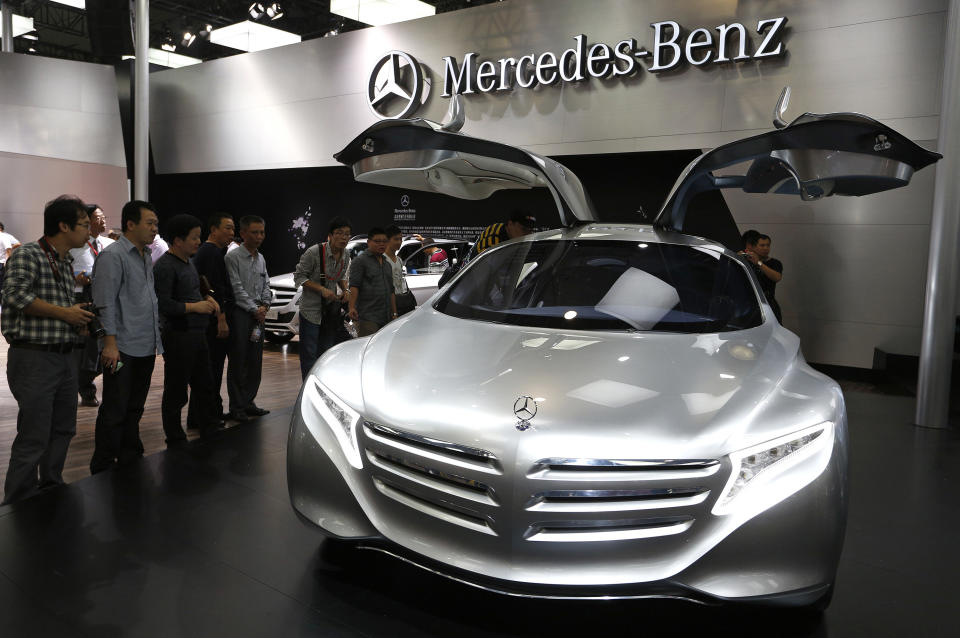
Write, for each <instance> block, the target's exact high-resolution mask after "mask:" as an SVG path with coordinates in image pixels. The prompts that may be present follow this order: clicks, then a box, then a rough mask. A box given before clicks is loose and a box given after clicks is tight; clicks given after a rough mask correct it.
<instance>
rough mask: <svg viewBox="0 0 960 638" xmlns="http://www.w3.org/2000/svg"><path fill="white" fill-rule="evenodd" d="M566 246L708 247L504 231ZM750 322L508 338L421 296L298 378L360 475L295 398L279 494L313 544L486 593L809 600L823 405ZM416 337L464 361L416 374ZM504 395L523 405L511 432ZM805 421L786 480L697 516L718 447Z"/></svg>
mask: <svg viewBox="0 0 960 638" xmlns="http://www.w3.org/2000/svg"><path fill="white" fill-rule="evenodd" d="M577 237H589V238H591V239H594V240H597V239H599V240H604V239H609V240H623V239H637V238H642V240H643V241H644V242H648V243H652V242H667V243H679V244H688V245H695V246H700V247H704V248H705V247H709V248H710V249H712V250H717V251H723V250H724V249H722V248H721V247H719V246H716V245H713V244H711V243H710V242H707V241H705V240H699V239H695V238H691V237H687V236H684V235H680V234H676V233H669V232H661V231H656V230H654V229H653V228H652V227H650V226H632V225H617V226H615V227H614V226H608V225H603V224H591V225H586V226H583V227H580V228H577V229H568V230H562V231H549V232H547V233H540V234H538V235H534V236H530V237H527V238H525V239H523V241H537V240H539V239H546V238H564V239H570V238H577ZM465 270H466V272H469V268H468V269H465ZM460 276H464V273H461V274H460ZM764 314H765V316H766V319H765V321H764V323H763V324H762V325H760V326H758V327H756V328H753V329H750V330H745V331H740V332H732V333H719V334H696V335H693V334H691V335H687V334H664V333H611V332H580V331H578V332H569V331H562V330H551V329H533V330H528V329H523V328H518V327H511V326H503V325H496V324H489V323H484V322H479V321H467V320H461V319H456V318H453V317H449V316H446V315H443V314H441V313H438V312H436V311H435V310H434V309H433V308H432V307H431V306H430V305H425V306H422V307H421V308H419V309H418V310H416V311H415V312H413V313H411V314H410V315H408V316H406V317H404V318H402V319H400V320H398V321H396V322H393V323H391V324H388V325H387V326H386V327H385V328H384V329H382V330H381V331H380V332H379V333H377V334H376V335H374V336H373V337H371V338H368V339H358V340H354V341H351V342H347V343H345V344H341V345H340V346H338V347H336V348H334V349H332V350H331V351H329V352H328V353H327V354H326V355H325V356H324V357H323V358H322V359H321V360H320V361H319V362H318V364H317V366H316V367H315V368H314V370H313V373H312V374H313V375H315V376H316V379H317V380H319V381H320V383H322V384H323V385H325V386H326V387H327V388H329V389H330V390H331V391H332V392H333V393H335V394H336V395H337V396H338V397H339V398H340V399H341V400H342V401H344V402H345V403H346V404H347V405H348V406H349V407H350V408H352V409H353V410H355V411H356V412H357V413H359V414H360V415H362V418H363V421H364V423H363V424H362V425H361V426H360V427H359V428H358V432H357V444H358V448H359V452H360V455H361V459H362V462H363V467H362V469H356V468H355V467H353V466H351V464H350V463H349V462H348V461H347V459H346V457H345V455H344V452H343V448H342V446H341V444H340V443H338V441H337V440H336V438H335V436H334V435H333V433H332V429H331V427H330V426H329V425H327V424H326V423H325V422H324V421H323V419H322V418H320V417H319V415H318V414H317V412H316V411H315V410H314V409H313V408H312V406H311V403H310V402H309V401H307V400H302V399H301V400H300V401H299V402H298V409H297V413H296V415H295V416H294V419H293V423H292V425H291V432H290V437H291V440H290V446H289V449H290V451H291V457H290V459H289V462H288V467H289V472H290V483H289V484H290V493H291V500H292V502H293V504H294V507H295V509H297V511H298V512H300V514H301V515H302V516H303V517H304V518H305V519H307V520H309V521H311V522H312V523H314V524H316V525H318V526H319V527H320V528H321V529H322V530H324V531H325V532H326V533H328V534H331V535H335V536H339V537H348V538H370V537H375V538H379V539H385V541H387V545H386V546H387V548H388V551H393V553H400V554H402V555H403V556H405V558H406V559H407V560H411V561H413V562H420V563H422V564H425V565H426V566H428V567H430V568H431V569H434V570H435V571H439V572H441V573H446V570H448V569H449V570H450V571H451V572H455V573H453V574H448V575H451V576H452V577H455V578H458V579H460V580H465V581H467V582H473V583H475V584H478V585H480V586H484V587H487V588H491V589H495V590H498V591H507V592H512V593H516V588H522V589H524V590H526V591H527V593H528V594H532V595H543V596H550V597H570V596H573V597H578V596H586V597H597V596H599V597H610V596H641V597H642V596H651V595H668V596H681V597H682V596H688V597H690V598H703V597H714V598H722V599H727V598H729V599H751V598H754V597H771V596H773V597H776V596H777V595H782V596H785V597H786V599H785V600H784V601H782V602H786V603H790V602H794V603H806V602H811V600H812V599H811V596H812V595H813V594H811V592H814V594H817V595H819V594H822V593H823V592H824V591H825V590H826V588H827V587H828V586H829V584H830V583H831V582H832V580H833V577H834V572H835V570H836V564H837V560H838V558H839V554H840V547H841V545H842V539H843V530H844V521H845V511H846V487H845V486H846V456H847V450H846V445H847V444H846V441H847V433H846V417H845V411H844V404H843V397H842V395H841V393H840V390H839V388H838V386H837V385H836V384H835V383H834V382H833V381H831V380H830V379H828V378H826V377H824V376H823V375H821V374H819V373H817V372H816V371H814V370H813V369H811V368H810V367H809V366H807V365H806V363H805V362H804V360H803V357H802V355H801V354H800V351H799V342H798V339H797V338H796V336H795V335H793V334H792V333H790V332H789V331H787V330H785V329H784V328H782V327H781V326H780V325H779V324H777V323H776V321H775V320H774V319H773V318H772V313H771V312H770V310H769V307H766V306H765V307H764ZM425 348H428V349H429V350H430V351H433V352H457V353H458V359H459V360H460V361H462V362H464V363H463V365H449V366H437V365H436V360H435V359H434V358H432V357H429V356H424V352H425ZM311 383H313V381H312V379H308V380H307V386H309V385H310V384H311ZM304 392H305V393H307V392H311V390H310V389H307V388H306V387H305V390H304ZM521 395H527V396H530V397H533V398H534V399H535V400H536V402H537V405H538V409H537V412H536V415H535V417H533V418H531V419H530V422H531V423H532V427H530V428H529V429H528V430H526V431H523V432H521V431H518V429H517V428H516V427H515V425H516V421H517V417H516V415H515V414H514V404H515V402H516V401H517V398H518V396H521ZM825 422H826V423H831V424H832V427H830V428H828V431H827V432H825V434H827V436H828V437H829V439H824V443H825V445H823V446H821V449H820V450H819V452H818V453H817V456H816V457H812V456H811V457H810V458H809V459H807V460H808V461H809V462H805V463H802V464H797V465H796V466H794V467H793V468H792V470H791V472H792V473H793V474H794V475H797V476H800V475H803V474H807V475H808V476H805V477H804V478H803V480H804V481H809V482H807V483H806V485H805V486H803V487H801V488H800V489H798V490H796V491H794V492H793V493H792V494H791V495H790V496H788V497H787V498H786V499H784V500H781V501H777V499H776V497H774V498H773V499H772V500H771V501H770V502H769V503H767V504H761V505H758V506H757V507H752V508H746V509H745V510H743V511H741V512H739V513H733V514H721V515H718V514H714V513H713V511H712V510H713V509H714V507H715V505H716V504H717V502H718V500H719V499H720V498H721V497H722V496H723V493H724V490H725V487H726V485H727V483H728V479H729V478H730V475H731V472H732V470H733V468H732V465H731V460H730V457H729V455H730V454H731V453H733V452H736V451H738V450H743V449H745V448H749V447H751V446H754V445H756V444H760V443H764V442H767V441H772V440H774V439H777V438H778V437H781V436H783V435H786V434H790V433H793V432H796V431H798V430H801V429H803V428H805V427H808V426H813V425H816V424H820V423H825ZM814 465H816V467H814V468H813V469H812V470H811V467H813V466H814ZM767 500H770V499H767ZM390 546H393V547H395V549H394V550H389V547H390ZM417 557H421V558H422V561H421V560H418V558H417ZM437 565H439V566H440V567H439V568H437V567H436V566H437ZM471 575H472V576H471ZM489 579H492V580H493V581H494V583H495V584H493V585H490V584H489V583H488V582H487V581H488V580H489ZM558 587H559V590H557V589H556V588H558ZM604 588H610V591H609V592H607V593H603V590H604ZM623 588H627V590H626V591H624V589H623ZM598 590H600V593H598ZM684 592H686V593H684Z"/></svg>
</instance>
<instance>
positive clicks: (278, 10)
mask: <svg viewBox="0 0 960 638" xmlns="http://www.w3.org/2000/svg"><path fill="white" fill-rule="evenodd" d="M267 17H268V18H270V19H271V20H278V19H280V18H282V17H283V7H281V6H280V3H279V2H274V3H273V4H271V5H270V6H269V7H267Z"/></svg>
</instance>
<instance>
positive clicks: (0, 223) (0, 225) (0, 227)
mask: <svg viewBox="0 0 960 638" xmlns="http://www.w3.org/2000/svg"><path fill="white" fill-rule="evenodd" d="M6 229H7V228H6V226H4V225H3V222H0V231H4V230H6Z"/></svg>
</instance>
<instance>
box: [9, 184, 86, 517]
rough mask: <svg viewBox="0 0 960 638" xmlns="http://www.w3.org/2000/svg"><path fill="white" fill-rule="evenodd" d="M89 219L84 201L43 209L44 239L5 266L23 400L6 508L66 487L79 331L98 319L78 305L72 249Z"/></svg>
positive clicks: (65, 200)
mask: <svg viewBox="0 0 960 638" xmlns="http://www.w3.org/2000/svg"><path fill="white" fill-rule="evenodd" d="M89 228H90V221H89V218H88V217H87V211H86V207H85V206H84V204H83V202H82V201H80V199H79V198H77V197H73V196H69V195H62V196H60V197H58V198H57V199H55V200H53V201H52V202H49V203H48V204H47V205H46V208H45V209H44V211H43V237H41V238H40V239H39V240H37V241H35V242H30V243H27V244H24V245H23V246H21V247H20V248H18V249H17V250H16V251H14V252H13V254H12V255H11V256H10V259H9V260H7V273H6V278H5V280H4V282H3V307H4V309H3V314H2V315H0V330H2V332H3V337H4V338H5V339H6V340H7V343H9V344H10V350H9V351H8V355H7V356H8V359H7V384H8V385H9V387H10V391H11V392H12V393H13V396H14V398H16V400H17V405H18V407H19V413H18V414H17V437H16V439H14V441H13V446H12V448H11V449H10V465H9V467H8V469H7V478H6V482H5V484H4V502H5V503H11V502H13V501H18V500H20V499H23V498H26V497H28V496H31V495H33V494H35V493H37V492H38V491H39V490H40V489H44V488H48V487H54V486H57V485H62V484H63V476H62V474H63V464H64V462H65V461H66V458H67V448H68V447H69V446H70V439H72V438H73V435H74V434H75V433H76V429H77V364H76V359H75V357H74V350H76V349H79V348H80V347H82V344H83V337H82V336H81V332H84V333H85V332H86V325H87V323H89V321H90V319H92V318H93V313H92V312H90V311H89V310H87V309H86V308H85V307H84V305H82V304H76V303H74V296H73V286H74V280H73V265H72V258H71V257H70V254H69V250H70V249H71V248H79V247H80V246H83V244H84V242H85V241H86V240H87V233H88V231H89Z"/></svg>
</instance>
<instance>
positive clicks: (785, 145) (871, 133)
mask: <svg viewBox="0 0 960 638" xmlns="http://www.w3.org/2000/svg"><path fill="white" fill-rule="evenodd" d="M788 96H789V92H788V91H787V90H785V91H784V94H783V95H782V96H781V100H780V104H784V102H785V98H787V97H788ZM782 108H785V106H784V107H781V106H780V105H779V104H778V110H782ZM774 123H775V124H778V125H781V128H780V129H779V130H775V131H771V132H769V133H764V134H762V135H757V136H755V137H749V138H746V139H743V140H738V141H736V142H732V143H730V144H725V145H723V146H718V147H717V148H714V149H712V150H710V151H707V152H706V153H704V154H703V155H701V156H700V157H698V158H697V159H695V160H694V161H693V162H691V163H690V164H689V165H688V166H687V167H686V169H684V171H683V173H681V175H680V177H679V178H678V179H677V181H676V183H675V184H674V186H673V189H672V190H671V191H670V194H669V195H668V196H667V200H666V203H664V205H663V208H661V210H660V212H659V214H658V215H657V217H656V220H655V221H654V225H655V226H657V227H659V228H664V229H669V230H676V231H683V230H684V219H685V217H686V214H687V210H688V207H689V204H690V202H691V201H692V200H693V198H694V197H696V196H697V195H698V194H700V193H703V192H705V191H709V190H715V189H720V188H740V189H742V190H744V191H745V192H748V193H776V194H781V195H799V196H800V198H801V199H803V200H806V201H809V200H816V199H820V198H822V197H829V196H831V195H857V196H859V195H869V194H870V193H878V192H880V191H885V190H889V189H891V188H899V187H901V186H906V185H907V184H909V183H910V178H911V177H912V176H913V173H914V172H915V171H918V170H920V169H922V168H924V167H926V166H929V165H930V164H933V163H934V162H936V161H937V160H939V159H940V158H941V157H942V156H941V155H940V154H939V153H934V152H932V151H928V150H926V149H924V148H922V147H921V146H919V145H917V144H915V143H914V142H912V141H910V140H909V139H907V138H906V137H904V136H903V135H901V134H900V133H897V132H896V131H895V130H893V129H891V128H890V127H889V126H886V125H885V124H881V123H880V122H878V121H876V120H874V119H872V118H869V117H867V116H865V115H860V114H857V113H828V114H826V115H818V114H815V113H805V114H803V115H801V116H800V117H798V118H797V119H795V120H794V121H793V122H791V123H790V124H785V123H783V122H782V121H781V120H779V117H776V116H775V118H774ZM744 162H750V164H749V166H748V167H747V169H746V171H745V173H744V174H743V175H733V176H727V175H725V176H718V175H715V174H714V171H717V170H719V169H722V168H726V167H728V166H732V165H734V164H740V163H744Z"/></svg>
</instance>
